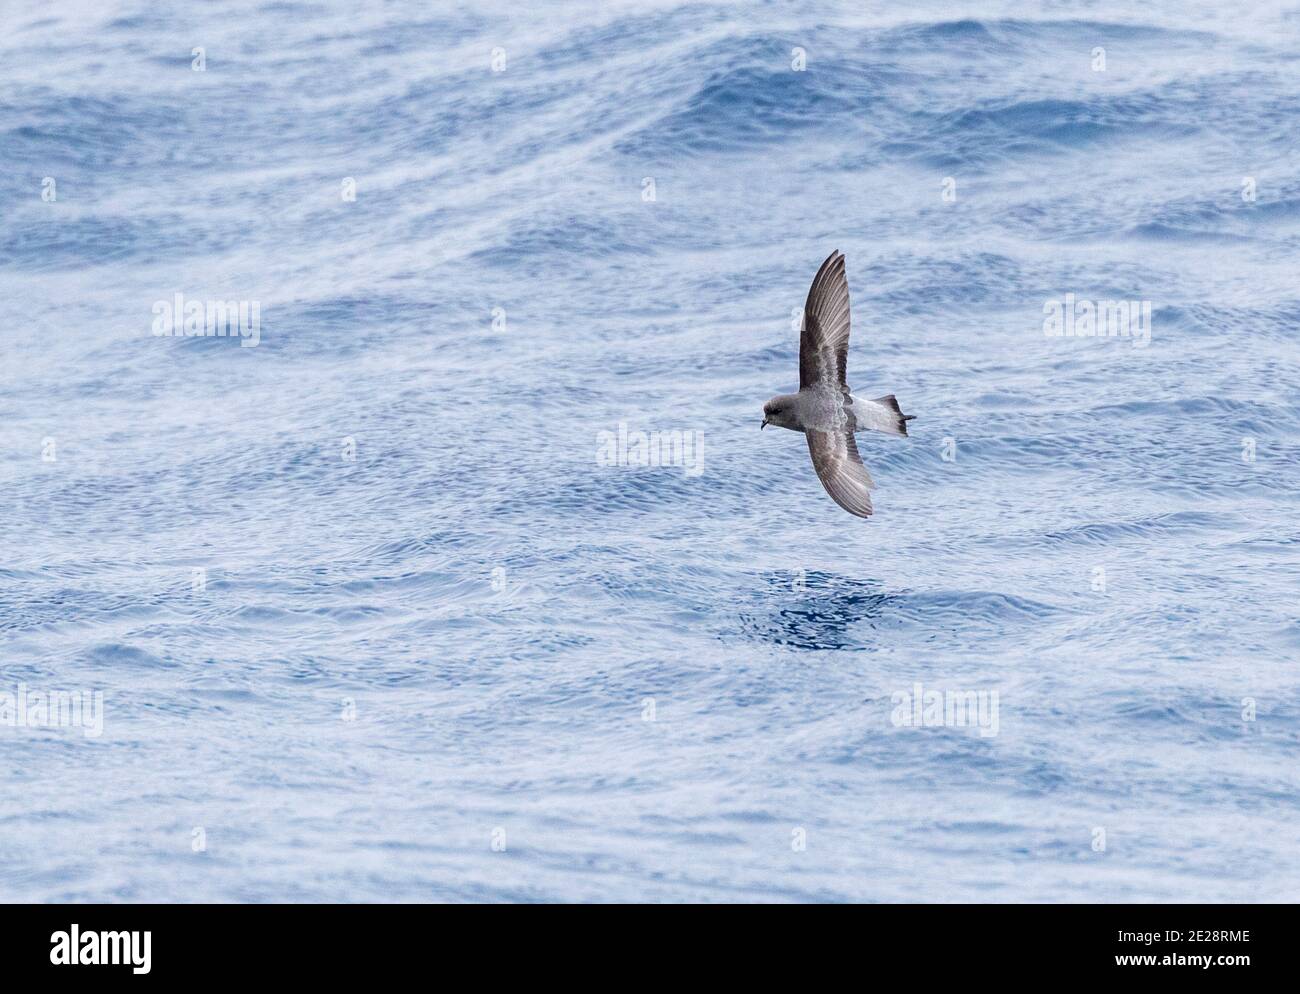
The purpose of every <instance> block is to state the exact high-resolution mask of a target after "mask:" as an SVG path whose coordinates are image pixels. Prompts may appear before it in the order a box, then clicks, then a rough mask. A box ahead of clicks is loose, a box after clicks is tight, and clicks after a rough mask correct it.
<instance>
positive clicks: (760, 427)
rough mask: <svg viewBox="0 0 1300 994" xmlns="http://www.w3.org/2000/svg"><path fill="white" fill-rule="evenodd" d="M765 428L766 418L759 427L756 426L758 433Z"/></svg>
mask: <svg viewBox="0 0 1300 994" xmlns="http://www.w3.org/2000/svg"><path fill="white" fill-rule="evenodd" d="M766 427H767V418H764V419H763V423H762V424H761V425H759V426H758V430H759V431H762V430H763V429H764V428H766Z"/></svg>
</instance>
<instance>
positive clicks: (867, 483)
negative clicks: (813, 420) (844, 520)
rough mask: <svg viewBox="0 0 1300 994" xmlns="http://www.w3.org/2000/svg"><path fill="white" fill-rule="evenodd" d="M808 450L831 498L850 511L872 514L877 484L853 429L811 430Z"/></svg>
mask: <svg viewBox="0 0 1300 994" xmlns="http://www.w3.org/2000/svg"><path fill="white" fill-rule="evenodd" d="M804 434H805V435H806V436H807V438H808V452H809V454H810V455H812V462H813V468H814V469H815V470H817V476H818V478H819V479H820V480H821V481H822V486H823V487H825V488H826V492H827V493H828V494H830V495H831V499H832V500H834V501H835V503H836V504H838V505H839V506H840V507H842V508H844V510H846V511H848V512H849V513H850V514H856V515H857V516H858V517H859V518H869V517H871V488H872V487H874V486H875V483H874V482H872V479H871V474H870V473H868V472H867V467H866V466H864V465H862V456H860V455H858V446H857V443H856V442H854V441H853V432H852V429H850V430H847V431H807V432H805V433H804Z"/></svg>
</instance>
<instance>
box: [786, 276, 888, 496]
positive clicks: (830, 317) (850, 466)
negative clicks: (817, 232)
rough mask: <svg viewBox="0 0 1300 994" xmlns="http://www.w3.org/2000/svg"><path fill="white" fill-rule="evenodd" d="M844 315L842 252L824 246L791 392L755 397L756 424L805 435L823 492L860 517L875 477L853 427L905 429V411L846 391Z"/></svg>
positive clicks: (846, 302) (845, 291)
mask: <svg viewBox="0 0 1300 994" xmlns="http://www.w3.org/2000/svg"><path fill="white" fill-rule="evenodd" d="M849 323H850V322H849V284H848V280H847V279H846V277H845V275H844V256H842V255H840V253H839V252H832V253H831V255H830V258H828V259H827V260H826V261H825V262H824V263H822V267H821V269H819V270H818V271H817V276H816V277H815V278H814V279H813V283H812V288H811V289H810V290H809V291H808V303H807V304H806V305H805V306H804V320H803V331H802V333H801V334H800V337H799V392H798V393H789V394H782V395H780V396H778V397H773V398H772V399H771V400H769V401H768V402H767V403H766V404H765V405H763V426H764V427H766V426H767V425H769V424H771V425H777V426H778V427H781V428H789V429H790V430H792V431H798V432H802V433H803V434H804V435H805V436H807V439H808V451H809V454H810V455H811V456H812V461H813V468H815V469H816V470H817V475H818V477H819V478H820V479H821V481H822V485H823V486H824V487H825V488H826V492H827V493H829V494H830V495H831V498H832V499H833V500H834V501H835V503H837V504H839V505H840V507H842V508H844V509H845V510H846V511H848V512H849V513H850V514H856V515H857V516H858V517H861V518H866V517H870V515H871V494H870V490H871V488H872V487H874V486H875V484H874V483H873V482H872V480H871V474H869V473H868V472H867V468H866V467H865V466H864V465H862V457H861V456H860V455H859V454H858V446H857V442H856V441H854V438H853V436H854V434H855V433H856V432H859V431H879V432H884V433H885V434H888V435H906V434H907V422H908V421H910V420H912V417H911V416H909V415H905V414H903V412H902V411H901V410H900V409H899V407H898V401H896V400H895V399H894V395H893V394H889V395H887V396H885V397H878V398H876V399H875V400H865V399H863V398H860V397H854V396H853V395H852V393H850V391H849V385H848V382H847V381H846V379H845V371H846V366H847V365H848V353H849Z"/></svg>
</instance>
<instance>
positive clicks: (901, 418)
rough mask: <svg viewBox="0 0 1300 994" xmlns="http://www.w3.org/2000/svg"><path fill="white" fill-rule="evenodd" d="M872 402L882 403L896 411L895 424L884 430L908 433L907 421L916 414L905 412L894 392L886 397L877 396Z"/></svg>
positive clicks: (899, 433)
mask: <svg viewBox="0 0 1300 994" xmlns="http://www.w3.org/2000/svg"><path fill="white" fill-rule="evenodd" d="M872 403H874V404H880V405H881V406H883V407H887V408H888V409H889V410H891V411H892V412H893V413H894V419H895V420H894V423H893V425H891V426H890V427H886V428H883V429H881V430H882V431H887V432H892V433H894V434H897V435H906V434H907V423H908V422H909V421H911V420H912V419H913V418H915V417H916V415H915V414H904V413H903V411H902V409H901V408H900V407H899V406H898V400H897V399H896V398H895V397H894V395H893V394H892V393H891V394H887V395H886V396H884V397H877V398H876V399H875V400H874V401H872Z"/></svg>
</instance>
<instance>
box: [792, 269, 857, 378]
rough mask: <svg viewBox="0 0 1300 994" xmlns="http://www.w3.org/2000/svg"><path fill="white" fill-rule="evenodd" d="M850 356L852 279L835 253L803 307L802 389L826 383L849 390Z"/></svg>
mask: <svg viewBox="0 0 1300 994" xmlns="http://www.w3.org/2000/svg"><path fill="white" fill-rule="evenodd" d="M848 358H849V281H848V278H847V277H846V276H845V275H844V256H842V255H840V253H839V250H838V249H837V250H836V251H834V252H832V253H831V254H830V257H829V258H828V259H827V260H826V261H825V262H823V263H822V268H821V269H819V270H817V275H816V276H815V277H813V281H812V288H811V289H810V290H809V291H808V302H807V303H806V304H804V307H803V333H802V334H801V335H800V336H799V389H800V390H804V389H806V388H808V387H812V386H817V385H818V384H821V385H823V386H827V387H832V388H837V389H848V384H847V383H846V382H845V379H844V367H845V365H846V364H847V363H848Z"/></svg>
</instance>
